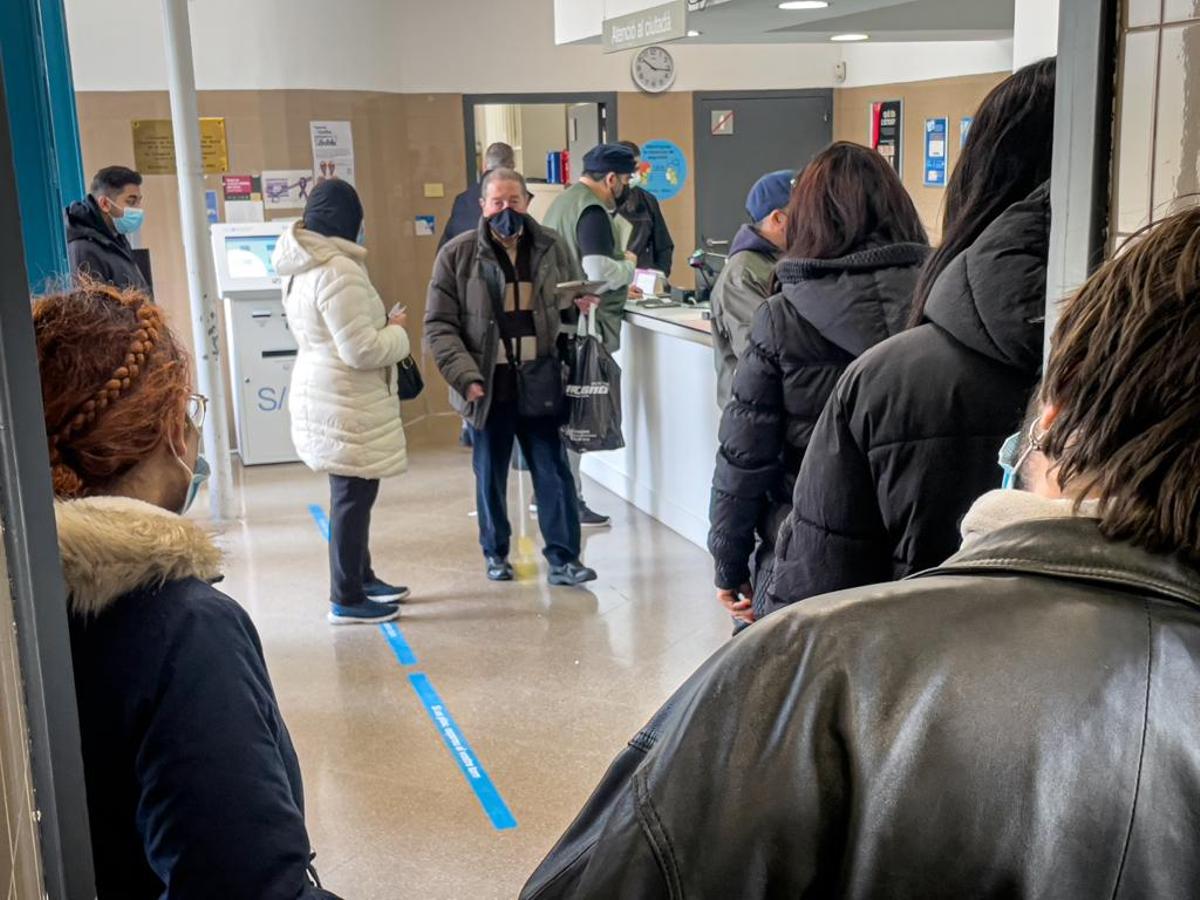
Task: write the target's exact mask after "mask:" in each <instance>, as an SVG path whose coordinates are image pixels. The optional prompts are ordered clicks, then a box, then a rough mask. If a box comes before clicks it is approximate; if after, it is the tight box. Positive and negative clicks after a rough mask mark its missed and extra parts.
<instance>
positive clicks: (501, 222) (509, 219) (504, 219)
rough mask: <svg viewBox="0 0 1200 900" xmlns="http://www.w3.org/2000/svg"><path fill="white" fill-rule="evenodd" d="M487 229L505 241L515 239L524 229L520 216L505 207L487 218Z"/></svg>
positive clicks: (510, 208)
mask: <svg viewBox="0 0 1200 900" xmlns="http://www.w3.org/2000/svg"><path fill="white" fill-rule="evenodd" d="M488 227H489V228H491V229H492V231H494V232H496V234H498V235H499V236H500V237H502V238H504V239H505V240H507V239H509V238H515V237H516V236H517V235H518V234H520V233H521V231H522V229H524V227H525V220H524V218H522V216H521V214H520V213H519V212H517V211H516V210H515V209H513V208H512V207H511V206H509V207H506V208H504V209H502V210H500V212H498V213H496V214H495V215H494V216H488Z"/></svg>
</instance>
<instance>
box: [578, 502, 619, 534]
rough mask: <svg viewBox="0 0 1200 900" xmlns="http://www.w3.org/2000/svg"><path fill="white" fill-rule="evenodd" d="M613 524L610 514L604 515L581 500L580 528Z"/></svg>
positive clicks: (602, 526)
mask: <svg viewBox="0 0 1200 900" xmlns="http://www.w3.org/2000/svg"><path fill="white" fill-rule="evenodd" d="M611 524H612V519H610V518H609V517H608V516H602V515H600V513H598V512H596V511H595V510H594V509H591V508H589V507H588V505H587V504H586V503H584V502H583V501H582V500H580V501H579V527H580V528H604V527H606V526H608V525H611Z"/></svg>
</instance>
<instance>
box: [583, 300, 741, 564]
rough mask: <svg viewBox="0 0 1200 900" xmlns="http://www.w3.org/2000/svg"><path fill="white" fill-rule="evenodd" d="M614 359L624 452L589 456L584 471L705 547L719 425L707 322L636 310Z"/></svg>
mask: <svg viewBox="0 0 1200 900" xmlns="http://www.w3.org/2000/svg"><path fill="white" fill-rule="evenodd" d="M616 359H617V362H618V363H620V366H621V371H622V375H621V404H622V405H621V411H622V415H623V423H624V431H625V448H624V449H622V450H614V451H610V452H606V453H588V454H585V455H584V457H583V472H584V474H586V475H588V476H590V477H591V478H593V479H594V480H596V481H597V482H599V483H600V484H602V485H604V487H606V488H608V489H609V490H610V491H612V492H613V493H615V494H617V495H618V496H620V497H622V498H624V499H625V500H628V501H629V502H630V503H632V504H634V505H635V506H636V507H637V508H638V509H641V510H642V511H644V512H646V513H648V514H649V515H651V516H653V517H654V518H656V519H658V520H659V521H660V522H662V523H663V524H665V525H666V526H667V527H669V528H671V529H672V530H674V531H676V532H678V533H679V534H681V535H683V536H684V537H686V538H687V539H688V540H690V541H692V542H693V543H696V544H698V545H700V546H701V547H703V546H705V544H706V542H707V539H708V501H709V491H710V487H711V485H712V473H713V463H714V460H715V459H716V454H717V427H718V425H719V424H720V419H721V415H720V411H719V410H718V409H717V400H716V396H717V386H716V382H717V377H716V372H715V371H714V368H713V351H712V335H711V331H710V328H709V323H708V322H707V321H706V320H705V319H704V318H703V312H702V310H700V309H698V308H696V307H671V308H666V309H647V308H645V307H643V306H640V305H639V304H636V303H630V304H628V305H627V306H626V308H625V323H624V325H622V328H621V349H620V351H619V352H618V353H617V354H616Z"/></svg>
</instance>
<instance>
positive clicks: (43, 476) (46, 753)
mask: <svg viewBox="0 0 1200 900" xmlns="http://www.w3.org/2000/svg"><path fill="white" fill-rule="evenodd" d="M9 114H10V113H9V105H8V102H7V97H6V93H5V87H4V78H3V73H0V237H2V239H0V263H2V264H0V499H2V502H0V517H2V520H3V532H4V537H3V540H4V554H5V557H6V559H7V565H8V587H9V589H10V590H11V593H12V604H13V617H14V619H15V621H16V626H17V627H16V632H17V634H16V637H17V650H18V653H19V655H20V670H21V671H20V674H21V679H22V681H23V686H24V702H25V713H26V726H27V727H28V729H29V762H30V767H31V769H32V774H33V788H34V805H35V808H36V812H37V816H38V831H39V838H40V845H39V851H40V854H41V860H42V878H43V883H44V885H45V893H46V895H47V896H49V897H55V898H59V897H61V898H63V900H88V898H92V897H95V896H96V887H95V878H94V875H93V868H92V847H91V831H90V828H89V825H88V807H87V793H86V786H85V783H84V771H83V752H82V743H81V739H80V731H79V713H78V707H77V705H76V699H75V675H74V669H73V663H72V659H71V639H70V630H69V625H68V619H67V589H66V584H65V582H64V579H63V573H62V564H61V560H60V559H59V554H58V529H57V526H56V524H55V518H54V492H53V489H52V487H51V483H50V462H49V457H48V456H47V454H46V429H45V427H44V421H45V416H44V411H43V409H42V395H41V392H40V391H39V390H38V389H37V385H38V384H39V383H40V381H41V376H40V375H39V373H38V360H37V346H36V342H35V340H34V330H33V314H32V308H31V306H30V303H29V293H30V290H29V283H28V281H27V280H26V268H25V253H24V243H25V241H24V238H23V236H22V227H21V215H20V212H19V209H20V207H19V205H18V203H17V196H16V192H17V191H16V189H17V171H16V163H15V161H14V158H13V151H12V141H11V133H10V129H9V123H10V118H9ZM43 137H44V135H43ZM45 149H46V148H45V147H43V150H45ZM49 153H50V156H51V158H53V156H54V153H53V150H50V151H49ZM55 228H56V229H59V231H58V234H61V229H60V226H58V225H55ZM44 238H45V241H44V242H45V243H47V244H48V243H51V242H52V241H53V240H54V239H55V236H54V235H53V234H49V235H44ZM60 240H61V238H60Z"/></svg>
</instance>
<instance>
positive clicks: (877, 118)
mask: <svg viewBox="0 0 1200 900" xmlns="http://www.w3.org/2000/svg"><path fill="white" fill-rule="evenodd" d="M871 147H872V149H874V150H876V151H878V152H879V154H880V155H881V156H882V157H883V158H884V159H886V160H887V161H888V162H889V163H891V165H892V168H893V169H895V170H896V174H897V175H900V176H901V177H903V176H904V168H903V167H904V150H903V147H904V101H903V100H880V101H877V102H875V103H872V104H871Z"/></svg>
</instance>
